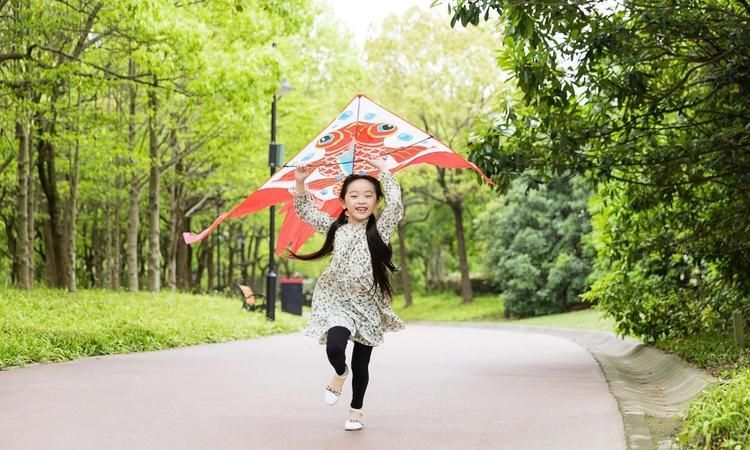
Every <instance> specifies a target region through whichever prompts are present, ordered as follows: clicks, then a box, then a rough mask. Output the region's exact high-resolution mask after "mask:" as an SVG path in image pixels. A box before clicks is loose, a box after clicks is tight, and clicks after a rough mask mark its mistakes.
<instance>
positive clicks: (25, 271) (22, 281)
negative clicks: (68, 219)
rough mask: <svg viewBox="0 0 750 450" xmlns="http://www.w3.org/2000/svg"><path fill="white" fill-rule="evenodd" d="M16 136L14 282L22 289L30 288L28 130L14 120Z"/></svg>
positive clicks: (31, 255) (30, 237)
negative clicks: (16, 229) (16, 227)
mask: <svg viewBox="0 0 750 450" xmlns="http://www.w3.org/2000/svg"><path fill="white" fill-rule="evenodd" d="M16 136H17V137H18V168H17V174H18V175H17V178H18V194H17V197H16V218H17V219H16V224H17V225H18V236H17V239H16V284H17V285H18V287H20V288H22V289H31V280H32V276H31V275H32V274H31V258H32V257H33V253H32V251H31V239H32V238H33V236H29V223H28V221H29V217H30V215H31V214H30V213H31V211H29V210H28V207H29V190H30V186H31V173H30V158H29V156H30V155H29V147H30V142H29V132H28V128H27V127H25V126H24V125H23V124H22V123H21V122H16Z"/></svg>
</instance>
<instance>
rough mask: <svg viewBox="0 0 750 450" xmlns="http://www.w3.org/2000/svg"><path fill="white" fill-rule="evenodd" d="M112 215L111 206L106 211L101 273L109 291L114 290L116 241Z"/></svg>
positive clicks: (103, 282) (104, 284)
mask: <svg viewBox="0 0 750 450" xmlns="http://www.w3.org/2000/svg"><path fill="white" fill-rule="evenodd" d="M112 234H113V232H112V213H111V210H110V208H109V205H107V207H106V208H105V209H104V258H102V259H103V268H102V273H101V275H102V276H101V278H102V280H101V282H102V284H103V286H104V287H106V288H107V289H113V286H112V284H113V281H114V277H113V273H114V270H113V267H112V266H113V260H114V257H113V255H114V239H112Z"/></svg>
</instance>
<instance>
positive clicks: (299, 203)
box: [290, 166, 333, 234]
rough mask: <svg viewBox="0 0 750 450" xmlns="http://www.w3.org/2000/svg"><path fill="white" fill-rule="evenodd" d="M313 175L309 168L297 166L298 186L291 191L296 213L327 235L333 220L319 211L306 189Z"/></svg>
mask: <svg viewBox="0 0 750 450" xmlns="http://www.w3.org/2000/svg"><path fill="white" fill-rule="evenodd" d="M311 173H312V170H311V169H308V167H307V166H297V169H296V171H295V176H296V181H297V182H296V186H295V187H294V188H292V189H291V190H290V191H291V192H292V194H294V211H295V212H296V213H297V215H298V216H299V217H300V219H302V220H304V221H305V222H307V223H309V224H310V225H312V227H313V228H315V230H316V231H317V232H319V233H321V234H327V233H328V229H329V228H331V224H332V223H333V218H332V217H331V216H329V215H328V214H326V213H324V212H323V211H321V210H320V209H318V207H317V205H316V204H315V200H314V199H313V196H312V194H311V193H309V192H308V191H307V189H305V179H306V178H307V177H308V176H309V175H310V174H311Z"/></svg>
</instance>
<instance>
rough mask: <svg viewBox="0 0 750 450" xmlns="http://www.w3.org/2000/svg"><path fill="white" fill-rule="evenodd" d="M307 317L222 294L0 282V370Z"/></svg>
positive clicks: (240, 333) (257, 330)
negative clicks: (268, 315)
mask: <svg viewBox="0 0 750 450" xmlns="http://www.w3.org/2000/svg"><path fill="white" fill-rule="evenodd" d="M304 322H305V321H304V319H303V318H301V317H297V316H292V315H289V314H286V313H282V312H280V311H279V312H277V314H276V321H275V322H268V321H267V320H266V319H265V315H264V314H263V313H261V312H245V311H243V310H242V309H241V304H240V301H239V299H235V298H229V297H224V296H209V295H191V294H179V293H168V292H163V293H159V294H152V293H146V292H135V293H130V292H119V293H116V292H110V291H97V290H86V291H79V292H76V293H72V294H71V293H68V292H66V291H60V290H52V289H35V290H32V291H21V290H13V289H0V369H2V368H7V367H12V366H23V365H26V364H31V363H46V362H55V361H66V360H72V359H75V358H81V357H85V356H94V355H107V354H114V353H128V352H137V351H147V350H161V349H166V348H173V347H181V346H186V345H195V344H203V343H211V342H223V341H229V340H236V339H250V338H255V337H259V336H265V335H269V334H274V333H283V332H291V331H297V330H300V329H301V328H302V327H303V326H304Z"/></svg>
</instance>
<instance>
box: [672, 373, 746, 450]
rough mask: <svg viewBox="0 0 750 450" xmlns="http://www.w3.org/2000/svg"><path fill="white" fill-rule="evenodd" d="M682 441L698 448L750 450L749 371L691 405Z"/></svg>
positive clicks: (722, 384)
mask: <svg viewBox="0 0 750 450" xmlns="http://www.w3.org/2000/svg"><path fill="white" fill-rule="evenodd" d="M680 442H681V444H682V445H683V446H686V447H687V448H696V449H698V448H701V449H732V450H747V449H748V448H750V370H748V369H743V370H740V371H738V372H737V373H736V374H735V376H734V377H732V378H731V379H729V380H726V381H724V382H722V383H720V384H719V385H718V386H716V387H714V388H713V389H711V390H709V391H707V392H704V393H702V394H701V395H700V396H699V397H698V398H697V399H696V400H695V401H693V402H692V403H691V404H690V408H689V409H688V414H687V418H686V419H685V423H684V425H683V428H682V430H681V431H680Z"/></svg>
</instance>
